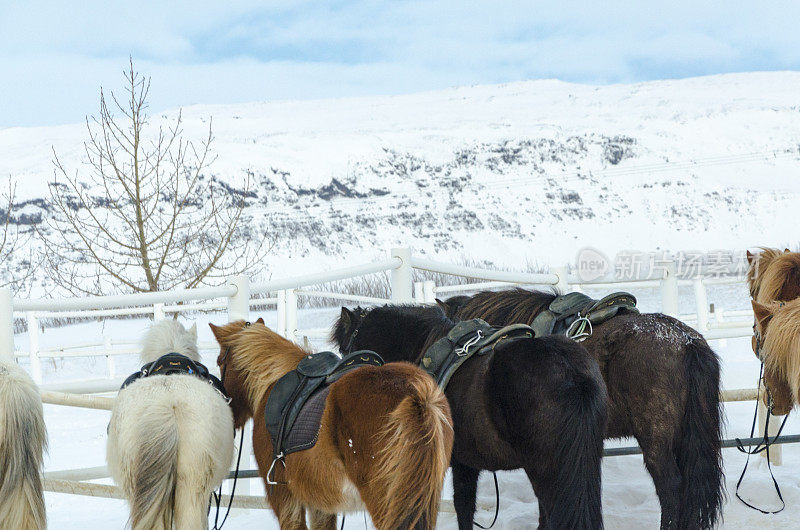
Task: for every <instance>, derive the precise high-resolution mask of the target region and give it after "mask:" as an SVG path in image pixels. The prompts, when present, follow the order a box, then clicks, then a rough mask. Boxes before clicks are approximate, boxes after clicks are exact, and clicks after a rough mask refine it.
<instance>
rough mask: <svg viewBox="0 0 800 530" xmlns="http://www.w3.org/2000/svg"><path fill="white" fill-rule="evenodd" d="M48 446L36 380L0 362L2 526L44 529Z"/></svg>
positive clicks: (0, 501) (0, 506) (10, 365)
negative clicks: (44, 469)
mask: <svg viewBox="0 0 800 530" xmlns="http://www.w3.org/2000/svg"><path fill="white" fill-rule="evenodd" d="M46 446H47V431H46V429H45V424H44V415H43V413H42V398H41V396H40V394H39V391H38V390H37V388H36V385H35V383H34V382H33V380H31V378H30V377H29V376H28V374H26V373H25V371H24V370H22V368H20V367H18V366H17V365H16V364H6V363H4V362H3V361H0V462H2V463H3V464H2V466H3V467H2V471H0V528H14V529H18V530H40V529H43V528H45V526H46V524H47V517H46V514H45V508H44V496H43V492H42V476H41V469H42V456H43V453H44V450H45V447H46Z"/></svg>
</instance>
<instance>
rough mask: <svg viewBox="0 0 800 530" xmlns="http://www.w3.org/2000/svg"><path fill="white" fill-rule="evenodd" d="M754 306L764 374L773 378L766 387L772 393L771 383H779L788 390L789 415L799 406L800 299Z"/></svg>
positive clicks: (755, 304)
mask: <svg viewBox="0 0 800 530" xmlns="http://www.w3.org/2000/svg"><path fill="white" fill-rule="evenodd" d="M752 304H753V313H754V314H755V318H756V326H755V328H756V332H757V333H758V334H759V335H760V337H761V359H762V361H763V362H764V373H765V374H767V373H770V374H772V375H773V379H772V380H768V381H767V388H769V389H770V392H773V390H772V384H773V383H774V382H775V381H776V380H780V381H781V383H782V385H784V386H785V387H787V388H788V389H789V393H788V399H789V400H790V401H789V405H788V409H787V410H786V411H785V412H784V414H787V413H788V412H789V410H791V408H792V406H794V404H795V403H800V298H796V299H794V300H792V301H790V302H772V303H770V304H760V303H758V302H756V301H755V300H754V301H753V302H752ZM773 399H774V397H773ZM774 410H775V407H774V406H773V411H774ZM773 413H774V412H773Z"/></svg>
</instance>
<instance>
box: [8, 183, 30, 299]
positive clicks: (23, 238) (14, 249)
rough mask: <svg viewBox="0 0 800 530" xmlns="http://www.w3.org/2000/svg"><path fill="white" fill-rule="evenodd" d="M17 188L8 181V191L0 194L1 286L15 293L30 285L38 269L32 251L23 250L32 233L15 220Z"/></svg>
mask: <svg viewBox="0 0 800 530" xmlns="http://www.w3.org/2000/svg"><path fill="white" fill-rule="evenodd" d="M15 191H16V188H15V186H14V184H13V183H12V182H11V179H9V181H8V191H7V192H3V193H2V194H0V201H2V202H0V204H3V205H5V208H3V207H0V223H2V226H1V227H0V287H10V288H11V290H12V291H13V292H14V293H18V292H20V291H21V290H22V289H23V287H25V286H29V283H28V280H30V279H31V278H32V277H33V273H34V271H35V269H36V264H35V263H34V260H33V259H31V251H30V250H29V251H28V252H27V253H26V252H25V251H24V250H23V249H24V247H25V245H26V243H27V242H28V241H29V240H30V234H25V233H23V232H22V231H21V230H20V225H19V223H18V222H14V218H13V209H14V197H15V196H16V194H15Z"/></svg>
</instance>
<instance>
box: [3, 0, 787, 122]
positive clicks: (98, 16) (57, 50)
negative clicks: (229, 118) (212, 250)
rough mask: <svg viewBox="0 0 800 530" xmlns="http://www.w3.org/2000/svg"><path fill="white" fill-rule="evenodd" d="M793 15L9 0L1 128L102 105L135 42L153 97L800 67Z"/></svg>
mask: <svg viewBox="0 0 800 530" xmlns="http://www.w3.org/2000/svg"><path fill="white" fill-rule="evenodd" d="M797 20H800V2H796V1H781V0H773V1H770V2H743V1H740V0H727V1H719V2H717V1H705V2H704V1H697V0H695V1H685V0H673V1H671V2H658V1H644V0H627V1H613V0H608V1H605V2H596V1H595V2H575V1H570V0H561V1H546V2H541V1H533V0H529V1H526V2H517V1H502V0H495V1H469V0H460V1H451V0H443V1H434V0H429V1H404V0H384V1H382V2H381V1H345V0H333V1H328V2H312V1H304V0H285V1H284V0H279V1H263V0H262V1H241V2H235V1H232V2H223V1H219V0H214V1H208V0H193V1H191V2H189V1H183V0H172V1H170V2H163V0H162V1H157V2H155V1H150V0H139V1H136V2H120V1H112V0H103V1H95V0H83V1H80V2H66V1H63V0H56V1H36V0H29V1H24V0H0V128H6V127H16V126H40V125H56V124H63V123H74V122H79V121H82V120H83V119H84V117H85V116H87V115H91V114H96V113H97V108H98V101H99V90H100V88H101V87H104V88H105V89H112V90H119V89H120V88H121V87H122V84H123V77H122V71H123V69H124V68H125V66H126V65H127V62H128V58H129V57H131V58H133V60H134V63H135V66H136V68H137V69H138V70H140V71H141V72H143V73H144V74H146V75H149V76H151V78H152V89H151V95H150V107H151V109H152V110H153V111H159V110H163V109H166V108H173V107H178V106H186V105H191V104H197V103H240V102H247V101H267V100H276V99H309V98H328V97H343V96H361V95H380V94H402V93H409V92H418V91H425V90H433V89H440V88H447V87H452V86H461V85H474V84H494V83H504V82H511V81H522V80H530V79H551V78H558V79H561V80H564V81H571V82H578V83H591V84H607V83H629V82H640V81H649V80H656V79H666V78H682V77H692V76H699V75H711V74H718V73H728V72H745V71H763V70H798V69H800V32H798V31H797V23H796V21H797Z"/></svg>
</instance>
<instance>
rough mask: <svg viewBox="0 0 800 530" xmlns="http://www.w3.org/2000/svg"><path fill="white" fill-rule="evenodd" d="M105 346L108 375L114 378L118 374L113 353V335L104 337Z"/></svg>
mask: <svg viewBox="0 0 800 530" xmlns="http://www.w3.org/2000/svg"><path fill="white" fill-rule="evenodd" d="M103 348H104V349H105V350H106V370H107V371H108V377H109V378H111V379H114V378H115V377H116V376H117V367H116V364H114V356H113V355H111V337H103Z"/></svg>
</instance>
